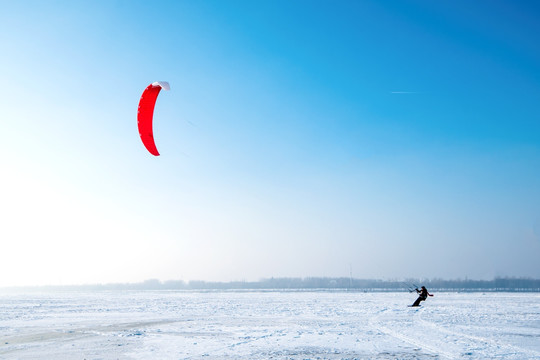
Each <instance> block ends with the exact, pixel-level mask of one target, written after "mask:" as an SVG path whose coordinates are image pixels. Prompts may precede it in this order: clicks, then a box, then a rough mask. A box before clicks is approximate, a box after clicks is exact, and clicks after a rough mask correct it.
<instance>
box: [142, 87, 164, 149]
mask: <svg viewBox="0 0 540 360" xmlns="http://www.w3.org/2000/svg"><path fill="white" fill-rule="evenodd" d="M161 89H164V90H170V89H171V87H170V86H169V83H168V82H166V81H156V82H155V83H152V84H150V85H148V86H147V87H146V89H144V91H143V93H142V95H141V100H140V101H139V108H138V109H137V126H138V127H139V135H140V136H141V140H142V142H143V144H144V147H145V148H146V150H148V151H149V152H150V154H152V155H154V156H159V152H158V151H157V148H156V143H155V142H154V131H153V129H152V121H153V118H154V106H155V105H156V100H157V97H158V95H159V92H160V91H161Z"/></svg>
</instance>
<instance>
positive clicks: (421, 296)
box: [411, 286, 433, 306]
mask: <svg viewBox="0 0 540 360" xmlns="http://www.w3.org/2000/svg"><path fill="white" fill-rule="evenodd" d="M415 290H416V292H417V293H418V299H416V301H415V302H414V304H412V305H411V306H420V302H421V301H424V300H426V299H427V297H428V296H433V294H430V293H429V292H428V291H427V289H426V287H425V286H422V287H421V288H420V290H418V289H415Z"/></svg>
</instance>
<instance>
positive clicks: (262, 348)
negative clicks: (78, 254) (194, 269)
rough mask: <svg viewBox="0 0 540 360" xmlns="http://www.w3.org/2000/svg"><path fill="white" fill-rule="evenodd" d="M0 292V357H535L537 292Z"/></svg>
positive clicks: (539, 311)
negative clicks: (419, 296)
mask: <svg viewBox="0 0 540 360" xmlns="http://www.w3.org/2000/svg"><path fill="white" fill-rule="evenodd" d="M415 298H416V296H415V295H414V294H409V293H361V292H235V291H230V292H174V291H125V292H94V293H88V292H81V293H78V292H50V293H26V294H13V293H11V294H7V293H6V294H1V295H0V339H1V341H0V358H1V359H44V358H47V359H520V360H522V359H539V358H540V294H538V293H485V294H483V293H468V294H467V293H435V297H433V298H428V299H427V301H426V302H424V303H423V304H424V305H423V306H422V307H421V308H409V307H407V305H408V304H411V303H412V302H413V301H414V299H415Z"/></svg>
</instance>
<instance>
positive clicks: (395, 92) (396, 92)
mask: <svg viewBox="0 0 540 360" xmlns="http://www.w3.org/2000/svg"><path fill="white" fill-rule="evenodd" d="M390 94H419V92H418V91H390Z"/></svg>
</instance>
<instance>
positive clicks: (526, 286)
mask: <svg viewBox="0 0 540 360" xmlns="http://www.w3.org/2000/svg"><path fill="white" fill-rule="evenodd" d="M422 285H424V286H426V287H427V288H428V289H429V290H437V291H484V292H486V291H512V292H540V279H530V278H495V279H493V280H468V279H464V280H462V279H458V280H444V279H431V280H425V279H424V280H418V279H407V280H369V279H352V278H346V277H341V278H327V277H307V278H269V279H262V280H259V281H231V282H209V281H189V282H185V281H182V280H171V281H159V280H156V279H151V280H146V281H144V282H141V283H126V284H96V285H71V286H41V287H32V288H10V289H11V290H22V289H24V290H60V291H62V290H76V291H96V290H102V291H103V290H105V291H106V290H305V291H307V290H334V291H335V290H338V291H366V292H367V291H370V292H371V291H373V292H375V291H414V288H416V287H419V286H422Z"/></svg>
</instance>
